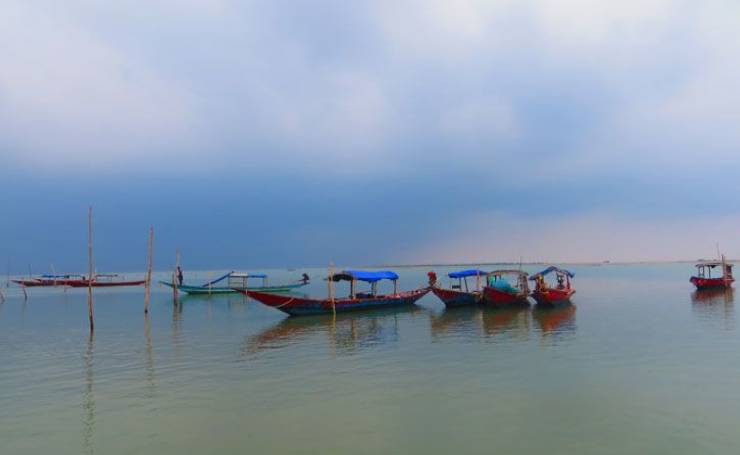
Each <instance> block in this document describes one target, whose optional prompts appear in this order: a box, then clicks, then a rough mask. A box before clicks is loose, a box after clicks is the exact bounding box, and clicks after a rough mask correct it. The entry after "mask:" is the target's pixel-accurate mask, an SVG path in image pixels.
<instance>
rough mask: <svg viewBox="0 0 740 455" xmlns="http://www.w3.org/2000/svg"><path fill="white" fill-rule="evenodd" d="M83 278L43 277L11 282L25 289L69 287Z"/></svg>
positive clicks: (69, 276)
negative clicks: (71, 283)
mask: <svg viewBox="0 0 740 455" xmlns="http://www.w3.org/2000/svg"><path fill="white" fill-rule="evenodd" d="M81 278H83V276H82V275H41V276H40V277H38V278H20V279H16V280H11V281H12V282H13V283H16V284H18V285H21V286H25V287H53V286H69V285H70V282H74V281H79V280H80V279H81Z"/></svg>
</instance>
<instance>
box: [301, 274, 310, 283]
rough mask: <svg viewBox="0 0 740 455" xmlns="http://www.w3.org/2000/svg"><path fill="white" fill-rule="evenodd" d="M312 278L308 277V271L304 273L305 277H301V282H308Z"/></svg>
mask: <svg viewBox="0 0 740 455" xmlns="http://www.w3.org/2000/svg"><path fill="white" fill-rule="evenodd" d="M310 280H311V278H309V277H308V274H307V273H304V274H303V277H301V282H303V284H308V282H309V281H310Z"/></svg>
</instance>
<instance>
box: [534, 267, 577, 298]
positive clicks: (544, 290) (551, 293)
mask: <svg viewBox="0 0 740 455" xmlns="http://www.w3.org/2000/svg"><path fill="white" fill-rule="evenodd" d="M553 273H554V274H555V278H556V284H555V285H554V286H551V285H549V284H548V283H547V282H546V281H545V277H546V276H547V275H550V274H553ZM574 276H575V275H574V274H573V273H572V272H570V271H568V270H565V269H560V268H558V267H548V268H546V269H545V270H543V271H541V272H539V273H535V274H534V275H532V276H531V277H530V278H529V279H530V280H532V281H534V282H535V288H534V292H532V298H534V300H535V301H536V302H537V303H538V304H540V305H563V304H568V303H570V298H571V297H572V296H573V294H575V293H576V290H575V289H573V287H572V285H571V279H572V278H573V277H574Z"/></svg>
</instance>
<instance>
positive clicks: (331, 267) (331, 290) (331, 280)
mask: <svg viewBox="0 0 740 455" xmlns="http://www.w3.org/2000/svg"><path fill="white" fill-rule="evenodd" d="M329 300H331V311H332V313H334V316H336V315H337V307H336V305H335V304H334V263H333V262H330V263H329Z"/></svg>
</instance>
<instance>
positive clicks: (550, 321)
mask: <svg viewBox="0 0 740 455" xmlns="http://www.w3.org/2000/svg"><path fill="white" fill-rule="evenodd" d="M532 319H534V322H535V324H536V325H537V326H538V327H539V329H540V333H541V334H542V338H543V339H553V340H557V339H559V338H560V337H562V336H563V335H565V334H570V333H573V332H575V331H576V306H575V305H573V304H570V305H565V306H562V307H547V306H545V307H541V306H540V305H537V306H536V307H535V308H534V310H532Z"/></svg>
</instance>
